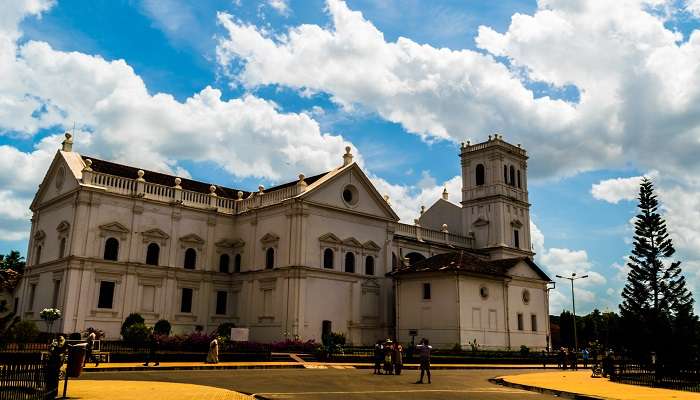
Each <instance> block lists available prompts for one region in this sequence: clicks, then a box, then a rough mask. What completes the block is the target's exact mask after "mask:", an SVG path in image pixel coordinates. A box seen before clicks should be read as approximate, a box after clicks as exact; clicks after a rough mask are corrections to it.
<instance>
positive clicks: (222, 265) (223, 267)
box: [219, 253, 231, 273]
mask: <svg viewBox="0 0 700 400" xmlns="http://www.w3.org/2000/svg"><path fill="white" fill-rule="evenodd" d="M230 261H231V257H229V255H228V254H226V253H224V254H222V255H221V257H219V272H225V273H228V265H229V263H230Z"/></svg>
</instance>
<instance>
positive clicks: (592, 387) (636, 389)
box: [501, 371, 700, 400]
mask: <svg viewBox="0 0 700 400" xmlns="http://www.w3.org/2000/svg"><path fill="white" fill-rule="evenodd" d="M501 378H503V380H505V381H506V382H511V383H518V384H521V385H529V386H536V387H540V388H546V389H553V390H561V391H565V392H571V393H578V394H585V395H588V396H597V397H601V398H605V399H619V400H661V399H678V400H686V399H687V400H700V393H690V392H682V391H678V390H668V389H655V388H648V387H644V386H634V385H625V384H622V383H613V382H610V381H609V380H608V379H607V378H591V371H578V372H565V371H559V372H539V373H534V374H522V375H509V376H503V377H501Z"/></svg>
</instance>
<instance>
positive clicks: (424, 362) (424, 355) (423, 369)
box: [416, 338, 433, 383]
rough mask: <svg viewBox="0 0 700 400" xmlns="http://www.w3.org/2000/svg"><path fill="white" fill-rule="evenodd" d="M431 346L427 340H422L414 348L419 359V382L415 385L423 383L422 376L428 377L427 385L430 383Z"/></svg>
mask: <svg viewBox="0 0 700 400" xmlns="http://www.w3.org/2000/svg"><path fill="white" fill-rule="evenodd" d="M432 348H433V346H431V345H430V342H428V339H425V338H423V339H422V340H421V341H420V343H419V344H418V346H416V350H418V354H419V357H420V380H418V381H417V382H416V383H423V374H427V375H428V383H431V382H430V350H432Z"/></svg>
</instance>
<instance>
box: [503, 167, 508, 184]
mask: <svg viewBox="0 0 700 400" xmlns="http://www.w3.org/2000/svg"><path fill="white" fill-rule="evenodd" d="M503 183H505V184H506V185H507V184H508V166H507V165H504V166H503Z"/></svg>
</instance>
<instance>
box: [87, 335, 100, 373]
mask: <svg viewBox="0 0 700 400" xmlns="http://www.w3.org/2000/svg"><path fill="white" fill-rule="evenodd" d="M96 339H97V336H96V335H95V331H90V334H89V335H88V336H87V339H86V341H87V346H86V347H85V358H83V367H84V366H85V364H87V362H88V361H93V362H94V363H95V367H97V366H99V365H100V360H98V359H97V357H96V356H95V353H94V350H95V340H96Z"/></svg>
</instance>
